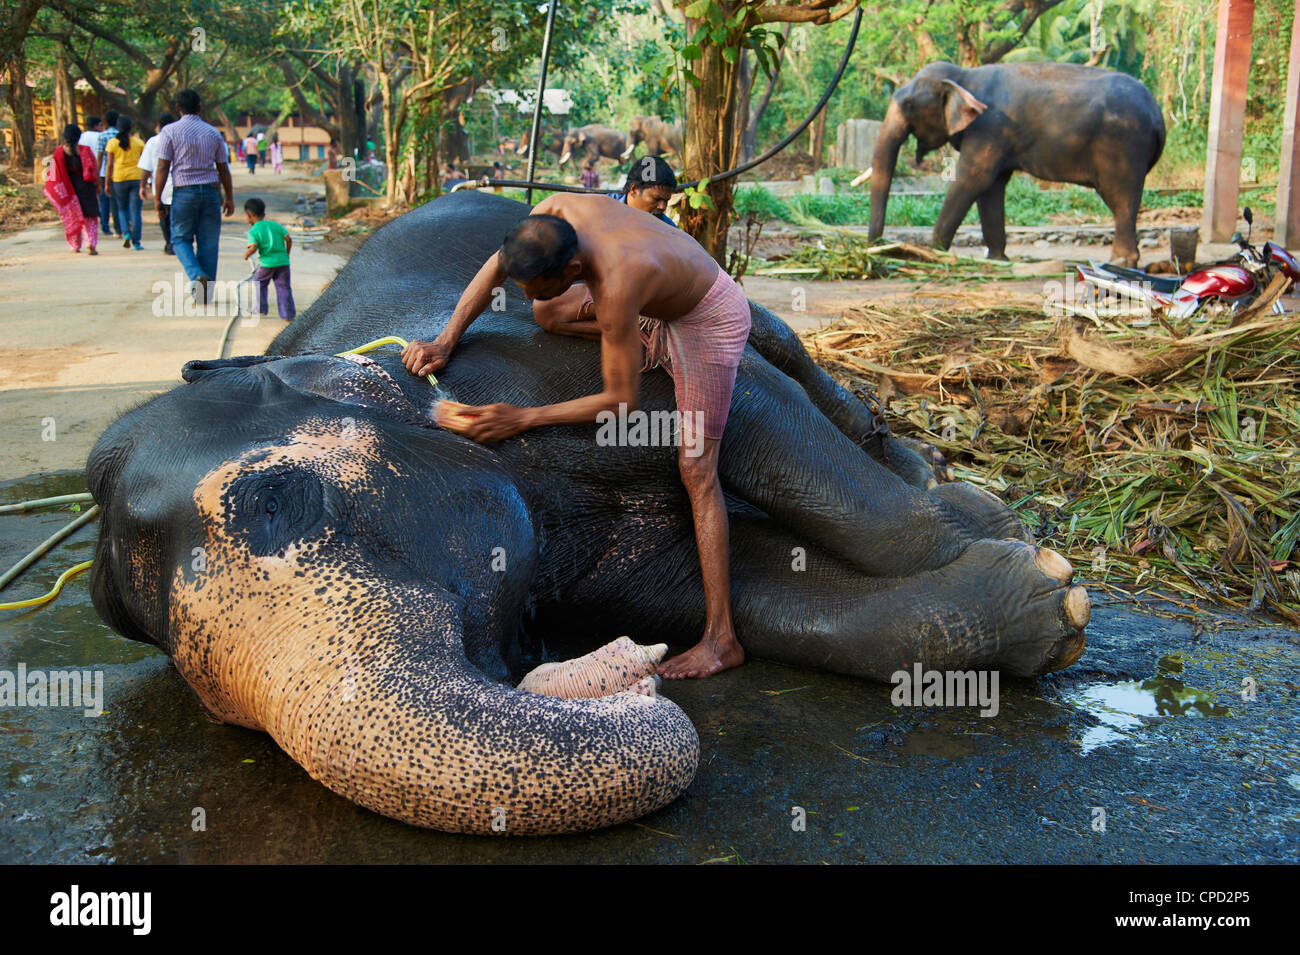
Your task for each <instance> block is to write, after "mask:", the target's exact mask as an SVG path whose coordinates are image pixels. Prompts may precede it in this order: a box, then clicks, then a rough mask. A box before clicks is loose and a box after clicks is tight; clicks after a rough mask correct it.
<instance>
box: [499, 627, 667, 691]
mask: <svg viewBox="0 0 1300 955" xmlns="http://www.w3.org/2000/svg"><path fill="white" fill-rule="evenodd" d="M667 652H668V646H667V644H663V643H656V644H654V645H653V646H640V645H639V644H636V643H633V642H632V640H631V639H629V638H628V637H619V638H618V639H617V640H615V641H613V642H612V643H607V644H605V645H604V646H603V647H601V648H599V649H598V650H593V651H591V653H588V654H587V655H586V656H581V657H578V658H577V659H574V660H564V661H561V662H557V663H543V664H542V665H541V666H539V667H537V668H536V669H535V670H532V671H530V672H529V673H528V674H527V675H526V676H525V677H524V678H523V679H522V680H521V681H519V686H518V689H520V690H524V691H525V692H528V693H537V694H539V695H541V696H558V697H561V698H563V699H569V700H572V699H579V698H588V699H592V698H595V697H600V696H611V695H612V694H614V693H622V692H623V691H624V690H631V691H632V692H634V693H638V694H640V695H642V696H654V695H655V689H656V686H657V684H656V681H655V670H656V668H657V667H658V665H659V661H660V660H662V659H663V658H664V655H665V654H666V653H667Z"/></svg>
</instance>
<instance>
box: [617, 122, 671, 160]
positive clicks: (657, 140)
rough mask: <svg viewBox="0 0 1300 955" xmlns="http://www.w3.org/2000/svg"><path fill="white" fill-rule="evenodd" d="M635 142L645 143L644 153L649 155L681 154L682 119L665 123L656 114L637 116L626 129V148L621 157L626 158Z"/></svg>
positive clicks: (633, 148)
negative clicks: (629, 127)
mask: <svg viewBox="0 0 1300 955" xmlns="http://www.w3.org/2000/svg"><path fill="white" fill-rule="evenodd" d="M637 143H645V149H646V153H647V154H648V155H650V156H662V155H664V154H665V153H672V154H673V155H674V156H676V157H678V158H679V159H680V158H681V155H682V121H681V120H680V119H679V120H675V121H674V122H671V123H665V122H664V121H663V120H662V119H660V118H659V117H658V116H638V117H637V118H636V119H634V120H632V128H631V129H629V130H628V131H627V149H626V150H625V151H624V153H623V155H622V157H621V158H623V159H627V158H628V157H629V156H631V155H632V152H633V150H635V149H636V146H637Z"/></svg>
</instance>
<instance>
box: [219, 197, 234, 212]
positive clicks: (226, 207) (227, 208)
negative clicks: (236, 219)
mask: <svg viewBox="0 0 1300 955" xmlns="http://www.w3.org/2000/svg"><path fill="white" fill-rule="evenodd" d="M221 214H222V215H226V216H233V215H234V214H235V197H234V196H232V195H231V194H230V193H226V198H225V200H224V201H223V202H222V203H221Z"/></svg>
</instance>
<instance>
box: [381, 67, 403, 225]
mask: <svg viewBox="0 0 1300 955" xmlns="http://www.w3.org/2000/svg"><path fill="white" fill-rule="evenodd" d="M376 75H377V77H378V79H379V94H380V96H381V98H382V99H381V102H382V112H381V114H380V116H381V120H382V122H383V126H384V162H385V164H387V166H388V180H387V183H386V185H387V189H386V192H385V194H386V195H387V198H388V204H389V205H390V206H391V205H396V204H397V190H398V186H399V183H398V180H399V179H400V178H401V176H400V175H399V174H398V169H397V161H398V158H399V155H400V153H399V149H398V147H399V144H398V142H397V127H396V125H395V124H394V121H393V120H394V117H393V110H394V109H396V108H397V104H396V103H395V102H394V100H393V74H392V73H390V72H388V71H387V70H379V71H377V74H376Z"/></svg>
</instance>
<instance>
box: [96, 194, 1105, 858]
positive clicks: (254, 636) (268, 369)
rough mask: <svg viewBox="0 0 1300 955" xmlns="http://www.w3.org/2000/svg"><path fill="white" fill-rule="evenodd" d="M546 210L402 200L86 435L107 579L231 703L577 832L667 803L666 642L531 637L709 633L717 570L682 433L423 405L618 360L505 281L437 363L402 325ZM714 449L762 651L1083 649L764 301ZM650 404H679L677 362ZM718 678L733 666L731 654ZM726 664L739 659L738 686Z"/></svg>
mask: <svg viewBox="0 0 1300 955" xmlns="http://www.w3.org/2000/svg"><path fill="white" fill-rule="evenodd" d="M526 213H527V208H526V207H524V206H522V205H521V204H520V203H517V202H514V201H511V200H509V199H505V198H502V197H496V196H492V195H486V194H479V193H455V194H451V195H448V196H444V197H442V198H440V199H437V200H435V201H434V202H431V203H429V204H427V205H425V206H422V207H420V208H418V209H416V210H414V211H412V212H410V213H408V214H407V215H405V216H402V217H401V218H399V219H397V220H395V221H394V222H392V223H390V224H389V225H387V226H385V227H384V228H383V229H381V230H380V231H379V232H378V233H376V234H375V235H374V236H373V237H372V238H371V239H370V240H369V241H368V242H367V243H366V244H365V245H364V246H363V247H362V248H361V249H360V250H359V251H358V252H357V253H356V254H355V255H354V256H353V258H352V260H351V261H350V262H349V263H348V265H347V267H346V268H345V269H344V270H343V271H342V272H341V273H340V274H339V275H338V277H337V278H336V279H335V280H334V281H333V282H332V283H331V284H330V286H329V287H328V288H327V289H326V290H325V292H324V293H323V294H322V296H321V298H320V299H319V300H318V301H317V302H316V303H315V304H314V305H313V306H312V307H311V308H310V309H309V310H308V311H306V312H305V313H303V314H302V315H300V316H299V317H298V319H297V320H296V321H294V323H293V324H292V325H290V326H288V328H286V329H285V331H283V332H282V333H281V334H280V335H279V337H278V338H276V340H275V341H274V342H273V343H272V346H271V348H270V349H269V351H270V352H271V353H270V354H268V355H266V356H258V357H248V358H234V359H227V360H221V361H195V362H191V363H189V364H188V365H186V366H185V369H184V371H183V377H184V379H185V381H186V382H187V384H184V385H182V386H180V387H177V388H176V389H174V390H172V391H170V392H168V393H166V394H164V395H162V396H161V397H158V398H156V399H154V400H152V401H150V402H148V403H147V404H145V405H143V406H141V407H139V408H137V409H135V410H133V411H130V412H128V413H127V414H126V415H124V416H123V417H122V418H120V419H119V420H118V421H117V422H115V423H114V424H113V425H112V426H111V427H109V429H108V430H107V431H105V433H104V434H103V436H102V437H101V438H100V439H99V441H98V442H97V444H96V445H95V448H94V450H93V451H92V453H91V456H90V460H89V463H88V468H87V479H88V481H89V484H90V488H91V490H92V491H93V493H94V496H95V500H96V501H97V502H98V503H99V504H100V506H101V508H102V509H103V516H102V523H101V527H100V537H99V541H98V545H97V549H96V554H95V562H94V570H93V577H92V584H91V587H92V594H93V599H94V604H95V607H96V609H97V610H98V612H99V613H100V615H101V616H102V617H103V618H104V620H105V621H107V622H108V623H109V625H110V626H112V627H113V628H114V629H115V630H117V631H118V632H119V633H121V634H123V635H125V636H128V637H132V638H135V639H138V640H143V641H146V642H148V643H151V644H154V645H156V646H158V647H159V648H161V649H162V650H163V651H165V652H166V653H167V654H168V655H169V656H170V657H171V658H172V660H173V661H174V662H175V665H176V668H177V670H178V671H179V672H180V674H181V675H182V676H183V677H184V678H185V679H186V680H187V681H188V682H189V684H190V686H191V687H192V688H193V689H194V691H195V693H196V694H197V695H198V697H199V699H200V701H201V702H202V703H203V704H204V706H206V707H207V708H208V710H210V711H211V712H212V713H213V714H214V715H216V716H217V717H218V718H220V719H222V720H224V721H226V722H230V723H235V724H237V725H240V726H247V727H253V728H258V729H262V730H265V731H266V732H268V733H270V734H271V735H272V736H273V737H274V738H275V740H276V742H277V743H278V744H279V745H280V746H281V747H283V748H284V750H285V751H286V752H287V753H288V754H289V755H290V756H291V757H292V758H293V759H295V760H296V761H298V762H299V763H300V764H301V765H302V766H303V767H304V768H305V769H306V770H307V771H308V772H309V773H310V774H311V775H312V776H313V777H315V778H316V779H318V780H320V781H321V782H322V783H324V784H325V785H326V786H328V787H329V788H330V789H332V790H334V791H335V792H337V793H340V794H342V795H344V796H346V797H348V798H349V799H352V800H354V801H356V802H357V803H360V804H361V805H363V806H366V807H369V808H370V809H373V810H375V811H377V812H380V813H384V814H386V815H389V816H392V817H394V818H397V819H402V820H405V821H407V822H411V823H415V824H417V825H422V826H431V827H435V828H439V829H444V830H448V831H455V832H482V833H489V832H496V831H502V830H504V831H505V832H507V833H511V834H522V833H543V832H569V831H576V830H581V829H589V828H594V827H598V826H604V825H610V824H613V823H616V822H619V821H622V820H627V819H633V818H636V817H637V816H640V815H643V814H645V813H648V812H651V811H652V810H654V809H656V808H657V807H660V806H662V805H665V804H667V803H668V802H670V801H671V800H673V799H675V798H676V797H677V796H678V795H679V794H680V793H681V792H682V791H683V790H684V789H685V788H686V786H687V785H689V784H690V782H691V779H692V778H693V775H694V772H695V768H696V765H697V759H698V753H699V742H698V739H697V738H696V734H695V731H694V728H693V726H692V724H691V722H690V720H689V719H687V718H686V716H685V715H684V714H683V713H682V711H681V710H680V709H679V708H678V707H677V706H676V705H674V704H673V703H672V702H670V701H669V700H667V699H665V698H664V697H662V696H659V695H657V694H656V692H655V685H654V681H653V679H648V678H650V677H652V674H653V672H654V669H655V664H656V662H657V661H658V659H660V658H661V657H662V656H663V652H664V648H663V647H662V646H657V647H639V646H636V645H635V644H633V643H632V642H631V641H626V640H620V641H615V643H613V644H612V645H609V646H606V647H605V648H603V649H601V650H598V651H596V652H595V654H593V655H589V656H588V657H586V658H583V659H581V660H579V661H576V662H574V663H569V664H564V663H561V664H558V665H557V664H554V663H551V664H546V665H544V666H543V667H540V668H538V669H537V670H534V671H533V672H532V673H531V674H529V675H528V676H527V677H525V679H524V682H523V683H522V684H521V687H520V688H515V687H512V686H511V685H509V683H507V682H504V681H506V680H507V679H510V680H513V679H517V678H518V676H519V674H520V673H521V672H522V671H523V669H524V666H523V664H522V654H521V633H522V634H523V635H526V636H527V638H528V639H529V640H530V641H533V640H536V639H539V638H541V639H545V640H546V641H548V642H551V641H552V640H553V638H557V637H564V638H566V639H567V641H568V642H570V643H572V642H580V643H582V644H585V646H586V647H588V648H589V647H594V646H598V645H599V644H601V643H604V642H605V641H608V640H610V639H611V638H613V637H616V636H619V635H621V634H631V635H632V636H633V637H634V638H635V639H636V641H638V642H639V643H641V644H648V643H657V642H673V643H680V642H682V641H684V640H691V639H692V638H693V637H694V636H698V632H699V628H700V621H701V620H702V619H703V607H704V604H703V594H702V588H701V583H700V571H699V566H698V563H697V558H696V546H695V541H694V534H693V529H692V525H691V519H690V513H691V511H690V506H689V502H688V501H687V499H686V496H685V491H684V489H683V487H682V484H681V480H680V479H679V477H678V474H677V463H676V449H675V448H674V447H669V446H664V445H662V444H658V443H656V442H642V443H639V444H635V445H633V446H613V447H611V446H605V445H603V444H602V443H601V442H600V441H598V440H597V430H596V427H595V426H594V425H593V426H586V427H577V426H574V427H551V428H542V429H538V430H535V431H530V432H528V433H526V434H523V435H520V436H519V437H517V438H513V439H510V440H508V441H505V442H503V443H501V444H498V445H491V446H480V445H477V444H474V443H473V442H471V441H468V440H466V439H464V438H461V437H458V436H457V435H455V434H453V433H451V432H449V431H445V430H441V429H439V428H437V427H435V426H433V424H432V419H431V414H432V408H433V406H434V404H435V401H436V400H438V399H440V398H444V397H451V398H454V399H456V400H459V401H463V402H466V403H470V404H484V403H488V402H492V401H498V400H504V401H509V402H513V403H517V404H532V405H537V404H544V403H551V402H556V401H562V400H568V399H572V398H575V397H578V396H581V395H585V394H589V393H591V392H592V391H594V390H596V389H597V388H598V387H599V383H600V380H601V378H600V349H599V347H598V346H597V344H596V343H593V342H589V341H584V340H581V339H578V338H573V337H565V336H558V335H552V334H549V333H547V332H546V331H544V330H542V329H541V328H540V327H538V325H536V324H535V322H534V320H533V318H532V312H531V308H530V305H529V303H528V302H527V301H526V300H525V299H524V298H523V296H522V295H521V294H520V293H519V292H518V291H517V290H514V288H513V286H512V287H511V290H508V291H507V292H506V294H505V297H504V299H503V300H502V306H503V307H502V309H501V310H500V311H493V312H489V313H487V314H485V315H484V316H483V317H481V318H480V319H479V320H478V322H476V323H475V324H474V326H473V327H472V328H471V329H470V330H469V332H468V333H467V334H466V335H465V337H464V338H463V339H462V340H461V343H460V345H459V347H458V348H457V350H456V353H455V356H454V357H453V359H452V361H451V363H450V364H449V365H448V366H447V367H446V368H445V369H444V370H443V372H441V373H440V375H441V380H440V381H439V384H438V388H437V390H435V389H433V388H431V387H430V385H429V384H428V383H427V382H426V381H424V380H422V379H416V378H414V377H413V376H411V375H409V374H408V373H407V372H406V371H405V370H404V369H403V368H402V365H401V362H400V358H399V356H398V354H397V350H396V349H392V350H391V351H390V352H388V353H383V352H376V353H375V355H376V356H377V357H376V358H375V359H374V360H370V359H366V358H359V357H356V356H353V357H352V358H335V357H330V356H332V355H334V354H336V353H338V352H342V351H345V350H347V349H350V348H353V347H356V346H358V345H360V344H361V343H363V342H366V341H369V340H372V339H375V338H378V337H380V336H384V335H398V336H401V337H404V338H408V339H414V338H417V337H420V336H425V337H427V336H430V335H432V334H433V333H434V332H436V331H437V330H438V329H439V328H440V327H441V326H442V324H443V323H445V321H446V320H447V318H448V316H449V315H450V314H451V311H452V308H453V306H454V305H455V303H456V300H457V298H458V297H459V295H460V292H461V290H462V289H463V288H464V287H465V285H466V284H467V283H468V282H469V280H470V279H471V277H472V276H473V275H474V273H475V272H476V271H477V270H478V268H479V266H480V265H481V264H482V262H483V261H484V260H485V259H486V258H487V257H488V255H490V254H491V253H492V252H493V251H495V249H496V248H497V247H498V245H499V243H500V237H501V236H503V235H504V234H505V233H506V232H507V231H509V229H510V228H511V227H512V226H513V225H514V224H515V223H516V222H517V221H518V220H519V218H520V217H522V216H523V215H525V214H526ZM752 311H753V330H752V333H751V337H750V343H749V345H748V346H747V349H746V353H745V356H744V358H743V359H742V362H741V365H740V370H739V376H738V378H737V382H736V388H735V392H734V397H733V401H732V408H731V417H730V419H729V421H728V424H727V431H726V435H725V438H724V441H723V444H722V453H721V462H720V467H719V470H720V474H721V477H722V481H723V485H724V488H725V489H726V492H727V495H728V508H729V512H730V519H731V554H732V580H733V604H734V614H735V622H736V627H737V634H738V635H739V636H740V639H741V641H742V642H743V643H744V645H745V648H746V650H747V651H748V652H749V653H750V654H751V655H755V656H758V657H765V658H767V659H771V660H778V661H784V662H786V663H790V664H794V665H798V666H804V667H813V668H819V669H824V670H830V671H835V672H839V673H846V674H853V675H856V676H860V677H866V678H870V679H876V680H885V679H888V677H889V675H890V674H891V673H893V672H894V671H896V670H899V669H903V668H910V667H911V666H912V665H913V664H914V663H916V662H920V663H922V664H924V666H925V667H927V668H933V669H966V668H1001V669H1004V670H1007V671H1009V672H1011V673H1015V674H1022V675H1031V674H1040V673H1044V672H1046V671H1049V670H1054V669H1058V668H1061V667H1064V666H1068V665H1069V664H1071V663H1072V662H1074V661H1075V660H1076V659H1078V657H1079V655H1080V654H1081V653H1082V652H1083V647H1084V635H1083V630H1084V627H1085V626H1086V624H1087V621H1088V597H1087V594H1086V592H1085V591H1084V590H1083V588H1082V587H1078V586H1074V587H1072V586H1070V577H1071V573H1072V571H1071V568H1070V565H1069V564H1068V563H1067V562H1066V561H1065V560H1064V559H1063V558H1061V557H1060V556H1058V555H1057V554H1055V553H1053V552H1051V551H1048V550H1040V549H1038V548H1036V547H1034V546H1032V545H1031V544H1029V543H1026V542H1025V541H1024V540H1021V539H1016V538H1022V537H1023V536H1024V534H1023V530H1022V525H1021V524H1020V522H1019V521H1018V520H1017V519H1016V517H1015V516H1014V515H1013V514H1012V513H1011V512H1010V511H1009V510H1007V508H1005V507H1004V506H1003V505H1002V504H1001V503H1000V502H999V501H997V500H996V499H995V498H993V497H992V496H991V495H988V494H985V493H984V492H981V491H978V490H976V489H975V488H974V487H972V486H970V485H967V484H960V483H949V484H938V483H936V479H935V475H934V468H933V467H932V466H931V464H930V463H928V462H927V460H926V459H924V458H923V457H921V456H920V455H918V454H917V453H915V452H913V451H911V450H909V449H907V448H905V447H904V446H903V445H902V444H901V443H899V442H898V441H896V440H895V439H893V438H891V437H890V436H888V434H887V433H886V432H885V430H884V429H882V428H881V427H880V422H878V421H877V420H876V419H875V418H874V417H873V415H872V414H871V412H870V411H869V410H868V408H867V407H866V406H865V405H864V404H862V403H861V402H860V401H858V400H857V399H855V398H854V397H853V396H851V395H849V394H848V393H847V392H845V391H844V390H843V389H842V388H840V387H839V386H838V385H836V384H835V383H834V382H833V381H831V379H830V378H828V377H827V376H826V375H825V373H824V372H822V371H821V370H820V369H819V368H818V367H817V366H816V365H814V364H813V362H812V361H811V360H810V359H809V357H808V355H807V353H806V352H805V351H804V349H803V348H802V346H801V345H800V343H799V341H798V340H797V339H796V338H795V337H794V336H793V334H792V333H791V332H790V330H789V328H788V327H787V326H786V325H785V324H784V323H783V322H781V321H780V320H779V319H777V318H776V317H774V316H773V315H772V314H771V313H770V312H768V311H767V310H766V309H763V308H760V307H758V306H753V309H752ZM641 393H642V405H641V408H642V410H644V411H647V412H648V413H650V414H651V415H654V414H661V415H662V414H666V413H668V412H669V411H670V410H671V409H672V408H673V401H674V399H673V389H672V384H671V381H670V379H669V378H668V376H667V375H666V374H665V373H664V372H662V371H653V372H649V373H647V374H646V375H645V376H644V378H643V380H642V389H641ZM719 679H722V678H719ZM723 688H725V683H724V684H723Z"/></svg>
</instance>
